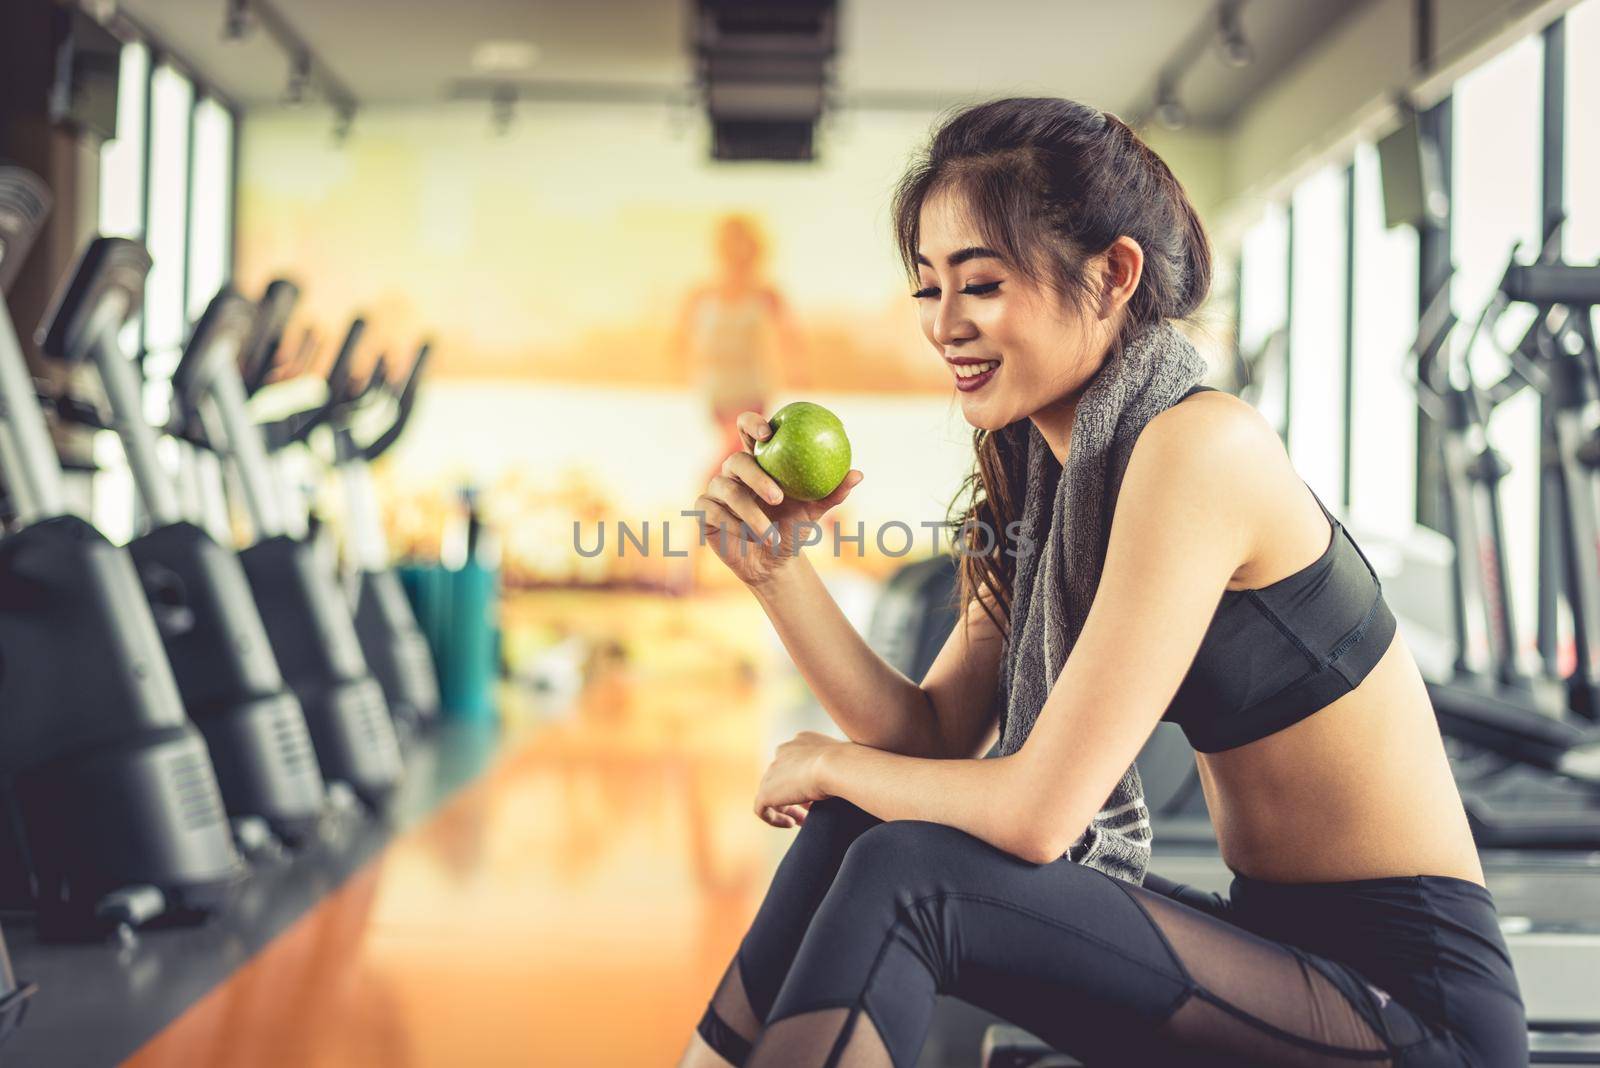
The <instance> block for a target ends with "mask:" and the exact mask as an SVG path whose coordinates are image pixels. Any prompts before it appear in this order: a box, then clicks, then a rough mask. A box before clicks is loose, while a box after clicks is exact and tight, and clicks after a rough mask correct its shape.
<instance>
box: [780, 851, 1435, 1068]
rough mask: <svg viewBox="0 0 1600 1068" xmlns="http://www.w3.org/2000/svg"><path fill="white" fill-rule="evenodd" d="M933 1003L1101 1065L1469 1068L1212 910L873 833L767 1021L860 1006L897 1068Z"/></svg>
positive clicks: (1337, 977) (1288, 949) (1423, 1032)
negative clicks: (1157, 1060)
mask: <svg viewBox="0 0 1600 1068" xmlns="http://www.w3.org/2000/svg"><path fill="white" fill-rule="evenodd" d="M935 992H940V993H946V994H951V995H954V996H956V997H960V998H962V999H963V1000H966V1001H969V1002H971V1003H973V1004H975V1005H978V1006H980V1007H982V1008H984V1009H987V1010H989V1011H991V1012H993V1013H995V1014H996V1015H998V1016H1001V1017H1003V1018H1005V1019H1008V1020H1011V1021H1012V1022H1014V1023H1016V1024H1017V1025H1019V1026H1021V1027H1024V1028H1026V1029H1028V1030H1029V1031H1032V1032H1033V1033H1035V1034H1037V1035H1039V1037H1041V1038H1043V1039H1044V1040H1045V1041H1047V1042H1050V1043H1051V1044H1052V1045H1055V1046H1057V1047H1058V1048H1060V1049H1062V1050H1064V1051H1066V1052H1070V1053H1074V1054H1078V1055H1080V1056H1083V1057H1087V1058H1090V1059H1095V1058H1099V1057H1103V1056H1110V1057H1116V1058H1123V1060H1124V1062H1126V1059H1127V1058H1128V1057H1130V1056H1132V1055H1135V1054H1139V1053H1151V1054H1156V1053H1159V1054H1161V1055H1163V1056H1168V1057H1171V1056H1174V1055H1176V1056H1177V1057H1178V1059H1175V1060H1171V1061H1170V1063H1173V1064H1180V1063H1181V1064H1191V1063H1198V1064H1210V1063H1216V1064H1222V1063H1227V1064H1243V1063H1254V1062H1260V1063H1286V1064H1296V1065H1302V1066H1321V1065H1329V1066H1331V1065H1348V1064H1350V1063H1351V1062H1352V1060H1355V1061H1360V1062H1362V1063H1366V1064H1379V1065H1381V1064H1386V1063H1387V1064H1412V1063H1415V1064H1455V1063H1462V1061H1461V1059H1460V1058H1459V1057H1457V1056H1455V1055H1454V1054H1453V1053H1452V1052H1450V1051H1451V1050H1453V1049H1454V1046H1453V1043H1451V1041H1450V1040H1449V1039H1448V1038H1447V1037H1446V1036H1442V1035H1440V1034H1438V1033H1437V1031H1436V1029H1432V1028H1430V1027H1428V1026H1427V1025H1425V1024H1424V1023H1423V1022H1422V1021H1420V1020H1419V1019H1418V1018H1417V1017H1416V1016H1415V1014H1414V1013H1413V1012H1412V1011H1411V1010H1410V1009H1409V1008H1407V1007H1405V1006H1402V1005H1399V1004H1398V1003H1396V1002H1394V1001H1393V1000H1392V999H1386V998H1380V997H1379V996H1378V994H1377V993H1376V992H1373V991H1372V990H1371V988H1370V987H1368V986H1366V985H1365V984H1364V983H1363V982H1361V980H1360V977H1359V976H1356V975H1354V974H1353V973H1352V972H1351V970H1350V969H1348V968H1346V967H1345V966H1343V965H1340V964H1338V963H1336V962H1333V961H1329V960H1326V959H1324V958H1317V957H1314V956H1313V955H1312V954H1309V953H1306V952H1304V951H1302V950H1300V949H1298V948H1296V947H1294V946H1290V945H1286V944H1283V943H1278V942H1274V941H1271V940H1268V939H1266V938H1262V937H1260V936H1258V935H1255V934H1252V933H1251V932H1249V931H1246V930H1244V929H1243V928H1241V927H1238V926H1236V925H1234V924H1233V923H1230V922H1228V921H1227V920H1226V919H1223V918H1221V917H1220V916H1219V915H1217V914H1215V913H1214V912H1212V911H1206V910H1202V909H1197V908H1193V907H1191V906H1189V905H1186V904H1184V903H1182V902H1181V901H1180V900H1174V899H1173V898H1170V897H1167V896H1165V895H1163V894H1160V893H1156V892H1153V891H1150V890H1145V889H1143V888H1141V887H1135V886H1131V885H1129V884H1126V883H1122V882H1119V881H1117V880H1114V879H1112V878H1110V877H1109V876H1106V875H1104V874H1103V873H1101V872H1098V871H1095V870H1093V869H1090V868H1085V867H1083V866H1081V865H1078V864H1074V863H1072V862H1070V861H1067V860H1058V861H1056V862H1054V863H1052V864H1045V865H1039V864H1033V863H1030V862H1027V861H1024V860H1022V859H1020V858H1017V857H1015V856H1012V855H1011V854H1008V853H1005V852H1004V851H1002V850H999V849H997V848H995V847H993V846H991V845H989V844H988V843H986V842H983V841H982V840H980V839H977V838H975V837H974V836H972V835H969V834H967V833H966V832H964V831H960V830H957V829H955V828H952V827H948V826H945V825H942V824H937V823H931V822H925V821H919V820H901V821H894V822H891V823H882V824H879V825H877V826H874V827H870V828H868V829H867V830H865V831H863V832H861V833H859V834H858V835H856V836H855V838H854V841H853V843H852V845H851V846H850V847H849V848H848V849H847V850H846V855H845V858H844V860H843V863H842V864H841V866H840V868H839V870H838V872H837V874H836V875H835V876H834V878H833V881H832V886H831V887H830V889H829V891H828V893H827V895H826V896H825V899H824V901H823V903H822V904H821V905H820V906H819V907H818V908H817V910H816V914H815V915H814V916H813V917H812V919H811V923H810V928H809V930H808V931H807V933H806V935H805V945H804V947H803V949H802V950H801V953H800V955H799V957H798V958H797V959H796V961H795V964H794V966H793V969H792V971H791V975H790V978H789V981H788V982H786V983H785V985H784V986H783V989H782V990H781V992H780V997H779V999H778V1001H777V1002H776V1003H775V1004H774V1006H773V1009H772V1011H771V1013H770V1018H769V1020H768V1023H769V1024H771V1023H773V1022H775V1021H777V1020H781V1019H784V1018H787V1017H789V1016H793V1015H797V1014H801V1013H806V1012H813V1011H816V1010H818V1009H821V1008H823V1007H825V1006H840V1005H849V1004H856V1005H858V1006H859V1007H860V1008H861V1009H862V1010H863V1011H864V1012H865V1014H866V1016H867V1017H869V1018H870V1019H871V1020H872V1021H873V1022H874V1024H875V1026H877V1027H878V1028H879V1030H880V1032H882V1033H883V1034H882V1037H883V1038H884V1041H885V1044H886V1046H887V1047H888V1048H889V1049H890V1050H892V1051H895V1058H896V1063H900V1062H901V1060H902V1059H905V1058H907V1057H908V1056H911V1057H914V1051H915V1049H916V1048H919V1047H920V1043H921V1041H922V1039H923V1037H924V1036H925V1033H926V1026H927V1021H928V1015H929V1014H930V1013H931V1004H929V1003H930V1002H931V1000H932V994H933V993H935ZM1430 1045H1433V1046H1437V1048H1438V1049H1439V1050H1440V1051H1442V1052H1440V1054H1439V1056H1438V1057H1437V1058H1436V1059H1432V1060H1430V1059H1428V1056H1427V1055H1425V1054H1424V1052H1423V1051H1424V1049H1425V1048H1428V1047H1429V1046H1430ZM1405 1050H1409V1051H1410V1052H1409V1054H1407V1056H1408V1057H1410V1058H1411V1059H1402V1055H1401V1051H1405Z"/></svg>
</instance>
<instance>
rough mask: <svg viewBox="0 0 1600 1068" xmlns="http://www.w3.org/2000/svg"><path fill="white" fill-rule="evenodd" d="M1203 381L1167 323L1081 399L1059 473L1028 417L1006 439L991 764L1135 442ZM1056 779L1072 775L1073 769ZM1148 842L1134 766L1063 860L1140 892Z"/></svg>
mask: <svg viewBox="0 0 1600 1068" xmlns="http://www.w3.org/2000/svg"><path fill="white" fill-rule="evenodd" d="M1205 372H1206V362H1205V359H1204V358H1203V357H1202V356H1201V355H1200V354H1199V353H1198V352H1196V351H1195V348H1194V346H1193V345H1191V344H1190V343H1189V341H1188V339H1187V338H1185V337H1184V336H1183V335H1182V334H1181V333H1179V332H1178V331H1177V330H1176V329H1175V328H1174V327H1173V326H1172V325H1171V324H1169V323H1166V322H1160V323H1156V324H1154V325H1149V326H1145V327H1142V328H1140V329H1139V331H1138V332H1136V333H1135V334H1134V335H1133V336H1132V337H1131V338H1130V339H1129V340H1128V342H1127V344H1126V345H1125V346H1124V347H1123V349H1122V352H1121V353H1120V355H1118V356H1116V357H1113V358H1112V359H1111V360H1109V361H1108V362H1107V363H1106V365H1105V366H1104V367H1103V368H1101V370H1100V371H1099V372H1098V373H1097V374H1096V375H1095V377H1094V379H1093V380H1092V381H1091V382H1090V383H1089V386H1088V388H1087V389H1086V390H1085V391H1084V393H1083V396H1082V397H1081V398H1079V401H1078V409H1077V412H1076V413H1075V415H1074V417H1073V423H1072V437H1071V444H1070V446H1069V448H1068V450H1067V462H1066V464H1065V467H1064V468H1063V465H1061V464H1060V463H1058V462H1057V461H1056V458H1055V455H1054V454H1053V453H1052V452H1051V451H1050V446H1049V444H1048V443H1046V441H1045V440H1044V436H1043V435H1042V434H1041V433H1040V432H1039V429H1038V428H1037V427H1036V426H1034V424H1033V421H1032V420H1031V419H1024V420H1020V421H1019V422H1017V423H1014V424H1012V425H1011V426H1009V427H1007V428H1005V430H1004V431H1002V433H1005V434H1011V435H1026V437H1025V438H1022V437H1013V438H1012V439H1011V440H1012V441H1013V442H1016V443H1017V444H1019V445H1022V446H1024V447H1025V448H1026V450H1027V452H1026V456H1027V480H1026V484H1025V497H1024V503H1023V509H1022V527H1021V533H1022V534H1023V537H1022V538H1019V539H1018V544H1017V546H1016V551H1017V552H1018V554H1019V555H1018V558H1017V568H1016V577H1015V581H1014V583H1013V589H1012V595H1011V627H1010V636H1009V637H1008V639H1007V642H1006V650H1005V655H1004V656H1003V657H1002V659H1001V664H1000V690H999V698H1000V700H1001V702H1002V705H1001V708H1002V710H1003V712H1002V716H1003V719H1002V729H1001V737H1000V748H999V750H998V752H997V754H996V755H998V756H1006V755H1008V754H1011V753H1015V752H1016V751H1017V750H1019V749H1021V748H1022V744H1023V743H1024V742H1025V741H1027V740H1028V735H1029V733H1030V732H1032V730H1033V725H1034V723H1035V722H1037V721H1038V718H1039V712H1040V710H1041V709H1043V707H1044V702H1045V698H1046V697H1047V696H1049V693H1050V689H1051V687H1052V686H1054V685H1055V681H1056V679H1057V677H1058V676H1060V674H1061V669H1062V667H1063V665H1065V664H1066V662H1067V654H1069V653H1070V652H1072V647H1073V645H1074V644H1075V643H1076V642H1077V640H1078V634H1079V632H1080V631H1081V630H1082V629H1083V621H1084V618H1085V617H1086V616H1087V615H1088V614H1089V606H1090V604H1091V603H1092V602H1093V601H1094V594H1095V589H1096V588H1097V587H1098V586H1099V584H1100V573H1101V570H1102V569H1103V568H1104V566H1105V558H1106V545H1107V542H1108V541H1109V540H1110V537H1111V516H1112V512H1113V510H1114V509H1115V507H1116V503H1117V492H1118V490H1119V489H1120V488H1121V486H1122V476H1123V473H1124V472H1125V471H1126V470H1127V466H1128V459H1129V457H1130V456H1132V454H1133V443H1134V441H1135V440H1136V439H1137V438H1138V437H1139V433H1140V431H1142V430H1143V429H1144V428H1145V425H1146V424H1147V423H1149V422H1150V420H1151V419H1153V418H1155V417H1156V416H1157V415H1158V414H1160V413H1161V412H1163V411H1165V410H1166V409H1167V408H1170V407H1171V406H1172V405H1173V404H1176V403H1177V402H1178V401H1179V400H1180V399H1182V398H1183V396H1184V395H1185V394H1186V393H1187V392H1188V391H1189V389H1190V388H1191V387H1192V386H1194V385H1196V384H1197V383H1198V382H1199V381H1200V379H1201V378H1202V377H1203V376H1204V374H1205ZM1069 518H1070V522H1069ZM1061 772H1062V774H1063V775H1070V774H1071V773H1072V769H1071V768H1070V767H1063V768H1062V769H1061ZM1150 839H1151V833H1150V813H1149V811H1148V810H1147V809H1146V808H1145V803H1144V786H1143V784H1142V783H1141V782H1140V781H1139V770H1138V768H1137V767H1136V766H1133V765H1130V766H1129V768H1128V770H1127V772H1126V773H1124V774H1123V776H1122V779H1121V781H1120V782H1118V783H1117V785H1116V788H1115V789H1113V790H1112V791H1111V796H1110V797H1108V798H1106V801H1105V804H1104V805H1102V806H1101V809H1100V811H1099V813H1098V814H1096V816H1095V817H1094V820H1093V822H1092V823H1091V824H1090V825H1089V827H1088V829H1087V830H1086V831H1085V832H1084V834H1083V836H1082V837H1081V838H1079V839H1078V841H1077V842H1076V843H1074V844H1073V845H1072V847H1071V848H1070V849H1068V850H1067V854H1066V855H1067V857H1068V858H1069V859H1070V860H1073V861H1075V862H1077V863H1079V864H1083V865H1086V866H1088V867H1091V868H1096V869H1098V870H1100V871H1103V872H1105V873H1106V874H1107V875H1110V876H1113V877H1114V878H1118V879H1122V880H1125V881H1127V882H1131V883H1136V884H1137V883H1141V882H1143V881H1144V872H1145V869H1146V867H1147V866H1148V864H1149V860H1150Z"/></svg>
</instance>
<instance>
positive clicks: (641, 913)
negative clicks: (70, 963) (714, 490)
mask: <svg viewBox="0 0 1600 1068" xmlns="http://www.w3.org/2000/svg"><path fill="white" fill-rule="evenodd" d="M558 600H559V599H558ZM674 605H675V607H674ZM663 606H665V607H663ZM545 608H546V609H548V610H549V611H556V612H559V613H561V614H562V616H563V620H564V622H563V625H564V626H566V627H569V628H571V629H574V630H576V631H579V632H590V633H593V634H595V635H599V634H601V633H611V634H612V636H613V637H615V638H617V640H618V643H619V646H618V648H614V649H613V651H612V654H611V655H609V656H607V657H601V658H599V659H598V660H597V662H596V667H595V672H594V674H593V676H592V678H591V680H590V683H589V685H588V686H587V687H586V688H585V689H584V690H583V692H582V693H581V694H580V695H579V696H578V697H577V698H576V699H574V700H573V701H571V702H569V703H566V704H563V705H560V706H556V707H550V706H547V707H546V708H545V709H544V710H543V711H542V712H535V713H528V712H524V713H522V715H523V716H524V717H525V718H526V719H527V721H528V722H527V725H526V726H527V729H526V730H523V731H521V732H518V734H519V737H518V740H516V741H513V742H510V743H508V750H507V751H506V752H505V753H504V754H502V756H501V758H500V759H499V761H498V762H497V763H496V765H495V766H494V767H493V768H492V770H490V771H489V772H488V773H487V774H486V775H485V776H484V778H483V779H482V780H481V781H479V782H477V783H475V784H473V785H472V786H469V787H468V788H466V789H465V790H463V791H462V792H461V793H459V794H458V795H456V797H455V798H454V799H453V800H452V801H451V802H449V803H448V804H447V805H446V806H445V807H444V808H443V809H441V810H440V811H439V812H438V813H437V814H436V815H435V816H434V817H433V818H432V819H431V820H430V821H428V822H426V823H425V824H423V825H421V826H420V827H419V828H417V829H416V830H414V831H412V832H411V833H410V834H408V835H405V836H403V837H401V838H400V839H398V840H397V841H396V842H394V843H393V844H392V845H390V847H389V848H388V849H387V850H385V851H384V853H383V854H382V855H381V856H380V857H378V858H377V859H376V860H375V861H373V862H372V863H370V864H369V865H368V866H367V867H365V868H364V869H362V870H361V871H360V872H359V873H358V874H357V875H356V876H355V877H353V878H352V879H350V880H349V881H348V882H347V883H346V884H345V885H344V886H343V887H342V888H340V889H339V890H338V891H337V892H336V893H334V894H333V895H331V896H330V897H329V898H328V899H326V900H325V901H324V902H323V903H322V904H321V905H320V906H319V907H318V908H316V909H315V910H314V911H312V912H311V913H309V914H308V915H306V916H304V917H303V918H302V919H301V920H300V921H299V922H297V923H296V924H295V925H294V926H292V927H290V928H289V929H288V930H287V931H286V932H284V933H283V934H282V935H280V936H279V937H278V938H277V939H276V940H275V941H273V942H272V943H271V944H270V945H268V946H267V947H266V949H265V950H263V951H262V952H261V953H259V954H258V955H257V956H255V957H254V958H253V959H251V960H250V961H249V962H248V963H247V964H245V965H244V966H243V967H242V968H241V969H239V970H238V971H237V972H236V973H235V974H234V975H233V977H232V978H231V979H230V980H229V981H228V982H227V983H225V984H224V985H222V986H221V987H219V988H217V989H215V990H213V991H212V992H211V993H210V994H209V995H207V996H206V997H205V998H204V999H203V1000H201V1001H199V1002H198V1003H197V1004H195V1005H194V1006H193V1007H192V1008H191V1009H190V1010H189V1011H188V1012H187V1013H186V1014H184V1015H183V1016H182V1017H181V1018H179V1019H178V1020H177V1021H176V1022H175V1023H173V1024H172V1025H171V1026H170V1027H168V1028H167V1029H166V1030H165V1031H163V1032H162V1033H161V1034H159V1035H158V1036H157V1037H156V1038H155V1039H154V1040H153V1041H151V1042H150V1043H149V1044H148V1045H146V1046H145V1047H144V1048H143V1049H142V1050H141V1051H140V1052H139V1053H138V1054H137V1055H136V1056H135V1057H134V1058H133V1059H132V1060H131V1061H130V1062H129V1063H130V1064H131V1065H133V1066H135V1068H166V1066H179V1065H183V1066H190V1065H199V1064H205V1065H229V1066H239V1068H252V1066H257V1065H260V1066H266V1065H274V1066H276V1065H285V1064H294V1065H306V1066H329V1068H331V1066H335V1065H337V1066H340V1068H355V1066H367V1065H371V1066H379V1065H382V1066H386V1068H397V1066H407V1065H415V1066H433V1065H473V1066H477V1065H513V1064H514V1065H531V1064H549V1065H590V1064H593V1065H645V1064H666V1063H671V1062H672V1060H673V1058H675V1057H676V1055H677V1054H678V1053H679V1052H680V1051H681V1049H682V1048H683V1046H684V1044H685V1042H686V1041H687V1039H688V1034H689V1029H690V1028H692V1026H693V1023H694V1021H695V1020H697V1019H698V1018H699V1014H700V1012H701V1010H702V1009H703V1007H704V1003H705V999H706V997H707V996H708V995H709V993H710V991H711V990H712V989H713V988H714V986H715V984H716V982H717V980H718V978H719V977H720V976H721V973H722V971H723V969H724V968H725V967H726V966H727V962H728V959H729V956H730V955H731V954H732V952H733V950H734V948H735V946H736V945H737V943H738V940H739V938H740V937H741V936H742V935H743V933H744V930H745V929H746V928H747V927H748V925H749V922H750V919H751V917H752V916H753V915H754V912H755V909H756V907H757V905H758V904H759V900H760V895H761V893H762V892H763V891H764V890H765V887H766V885H767V883H768V881H769V880H770V878H771V874H772V870H773V869H774V867H775V866H776V863H777V861H778V858H779V857H780V856H781V855H782V852H783V850H784V849H785V848H787V844H788V841H789V839H790V838H791V836H792V835H793V834H794V833H795V832H793V831H780V830H776V829H774V828H771V827H768V826H767V825H765V824H763V823H761V822H760V821H759V820H757V819H756V818H755V816H754V815H753V814H751V812H750V809H749V802H750V798H751V797H752V796H753V794H754V790H755V787H756V784H757V782H758V780H759V777H760V774H761V771H762V770H763V769H764V767H765V762H764V759H763V746H764V745H767V744H768V743H767V739H768V735H769V733H770V732H771V731H772V730H773V728H774V726H775V718H776V712H777V710H781V708H782V706H783V705H784V703H785V702H786V701H787V700H788V699H789V698H788V696H787V695H788V694H790V693H791V692H792V691H791V689H790V688H789V686H788V683H787V680H785V678H784V676H782V675H781V674H777V673H774V672H771V671H769V670H767V669H766V667H765V664H766V663H767V662H768V661H769V660H770V656H769V651H768V650H766V649H765V648H764V643H765V642H766V641H767V638H766V634H767V631H766V628H765V625H764V623H763V622H762V620H761V618H760V616H759V610H757V609H755V607H754V605H753V604H749V603H747V599H746V600H745V601H738V600H724V599H719V600H716V601H715V602H714V603H705V602H701V601H698V600H691V601H677V602H673V601H668V600H663V601H662V602H660V603H655V602H645V601H642V600H641V601H638V602H634V601H629V600H626V599H616V598H601V599H600V600H599V601H598V603H596V602H594V601H591V602H582V601H572V600H568V601H566V603H564V604H556V605H554V606H551V605H548V604H547V605H546V606H545ZM521 610H522V611H523V612H534V613H537V612H538V611H539V610H540V608H539V606H537V605H534V606H529V605H523V606H521ZM752 612H754V613H755V616H754V617H753V618H752V617H751V615H750V613H752ZM730 616H732V617H735V619H736V622H735V623H734V625H732V626H730V618H729V617H730ZM608 617H609V622H608ZM672 643H679V644H680V645H681V649H680V650H679V652H680V655H679V656H675V657H671V656H669V657H660V656H658V655H657V654H659V653H660V652H661V649H662V647H663V646H665V645H669V644H672ZM619 650H620V651H619ZM702 659H709V660H710V661H714V663H710V662H702V663H699V664H697V663H695V661H696V660H702ZM730 665H731V666H730ZM740 665H742V666H740ZM797 729H798V728H797ZM790 733H792V732H790ZM785 736H787V735H785Z"/></svg>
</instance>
